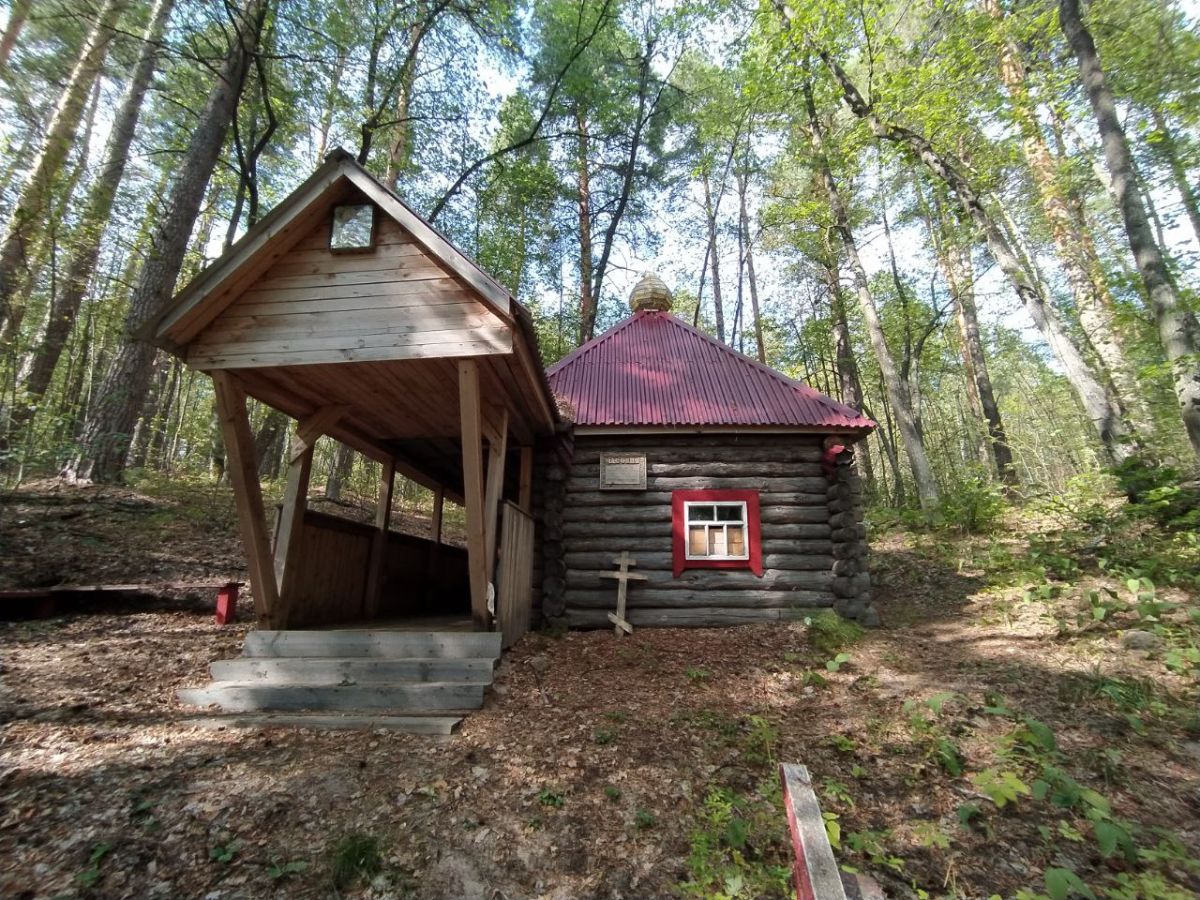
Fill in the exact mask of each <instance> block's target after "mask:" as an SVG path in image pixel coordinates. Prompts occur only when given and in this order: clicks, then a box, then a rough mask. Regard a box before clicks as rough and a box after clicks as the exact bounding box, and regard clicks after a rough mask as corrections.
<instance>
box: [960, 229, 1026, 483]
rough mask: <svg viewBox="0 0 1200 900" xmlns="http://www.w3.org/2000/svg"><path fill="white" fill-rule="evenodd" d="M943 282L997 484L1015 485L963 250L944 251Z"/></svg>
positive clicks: (972, 279) (968, 258)
mask: <svg viewBox="0 0 1200 900" xmlns="http://www.w3.org/2000/svg"><path fill="white" fill-rule="evenodd" d="M945 263H946V266H945V270H946V281H947V282H948V283H949V285H950V290H951V292H952V293H953V294H954V314H955V318H957V319H958V330H959V334H960V336H961V337H962V342H963V360H964V363H966V368H967V372H968V374H969V376H970V378H971V380H972V382H973V383H974V388H975V390H974V394H975V396H976V397H977V398H978V400H979V407H980V409H981V410H982V412H983V418H984V420H985V421H986V422H987V429H988V438H989V443H990V446H991V452H992V460H993V462H995V464H996V471H997V473H999V475H1000V480H1001V481H1003V482H1004V483H1005V484H1009V485H1013V484H1016V483H1017V470H1016V468H1015V467H1014V466H1013V456H1012V448H1011V447H1010V446H1009V444H1008V435H1007V433H1006V432H1005V430H1004V420H1003V419H1002V418H1001V417H1000V405H999V404H998V403H997V402H996V394H995V391H993V390H992V376H991V373H989V372H988V365H987V358H986V357H985V356H984V355H983V340H982V339H981V337H980V335H979V315H978V313H977V312H976V309H975V273H974V272H973V271H972V269H973V267H972V265H971V254H970V252H969V251H967V250H966V249H965V248H962V247H952V248H947V250H946V257H945Z"/></svg>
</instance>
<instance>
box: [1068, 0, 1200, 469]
mask: <svg viewBox="0 0 1200 900" xmlns="http://www.w3.org/2000/svg"><path fill="white" fill-rule="evenodd" d="M1058 15H1059V23H1060V25H1061V26H1062V30H1063V33H1064V34H1065V35H1066V37H1067V43H1068V44H1070V45H1071V50H1072V52H1073V53H1074V54H1075V59H1076V61H1077V62H1078V63H1079V75H1080V79H1081V80H1082V82H1083V87H1084V90H1085V91H1086V92H1087V95H1088V101H1089V102H1090V103H1091V107H1092V112H1093V114H1094V115H1095V117H1096V127H1097V129H1098V130H1099V132H1100V141H1101V144H1102V145H1103V147H1104V160H1105V163H1106V164H1107V166H1108V171H1109V173H1110V174H1111V175H1112V180H1113V188H1114V189H1115V191H1116V194H1117V199H1118V201H1119V203H1118V206H1119V208H1120V210H1121V218H1122V219H1123V220H1124V223H1125V233H1126V235H1127V236H1128V238H1129V248H1130V249H1131V250H1132V251H1133V256H1134V259H1135V260H1136V261H1137V267H1138V272H1139V273H1140V274H1141V276H1142V281H1143V282H1144V284H1145V286H1146V294H1147V296H1148V297H1149V299H1150V309H1151V310H1152V312H1153V313H1154V320H1155V323H1156V324H1157V325H1158V336H1159V341H1160V343H1161V344H1162V348H1163V351H1164V352H1165V353H1166V355H1167V359H1169V360H1170V361H1171V368H1172V375H1173V377H1174V383H1175V396H1176V397H1177V398H1178V400H1179V411H1180V416H1181V418H1182V419H1183V424H1184V427H1185V428H1186V429H1187V434H1188V439H1189V440H1190V441H1191V445H1192V452H1193V453H1194V454H1195V455H1196V458H1197V459H1198V460H1200V365H1197V360H1196V357H1195V354H1196V353H1197V352H1198V351H1200V326H1197V322H1196V317H1195V316H1194V315H1192V314H1191V313H1189V312H1188V311H1187V310H1186V309H1185V308H1184V307H1183V306H1182V305H1181V304H1180V302H1179V296H1178V293H1177V292H1176V290H1175V285H1174V282H1173V281H1172V280H1171V276H1170V273H1169V272H1168V271H1167V264H1166V262H1165V260H1164V259H1163V256H1162V251H1161V248H1160V247H1159V245H1158V244H1157V243H1156V242H1155V240H1154V235H1153V233H1152V232H1151V231H1150V222H1149V220H1148V218H1147V216H1146V209H1145V207H1144V206H1143V205H1142V198H1141V197H1140V196H1139V194H1138V189H1137V183H1136V177H1135V175H1134V170H1133V156H1132V155H1131V154H1130V152H1129V144H1128V142H1127V141H1126V140H1125V130H1124V128H1123V127H1122V126H1121V120H1120V118H1119V117H1118V115H1117V104H1116V100H1115V99H1114V97H1113V94H1112V91H1111V90H1110V89H1109V87H1108V83H1107V81H1106V80H1105V76H1104V70H1103V68H1102V67H1101V65H1100V56H1099V54H1098V53H1097V52H1096V44H1095V42H1094V41H1093V40H1092V35H1091V33H1090V32H1089V31H1088V30H1087V27H1086V26H1085V25H1084V24H1083V20H1082V19H1081V18H1080V14H1079V2H1078V0H1059V5H1058Z"/></svg>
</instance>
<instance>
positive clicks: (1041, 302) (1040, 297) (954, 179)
mask: <svg viewBox="0 0 1200 900" xmlns="http://www.w3.org/2000/svg"><path fill="white" fill-rule="evenodd" d="M819 52H820V56H821V59H822V61H823V62H824V63H825V65H826V66H828V68H829V70H830V72H832V73H833V76H834V78H835V80H836V81H837V83H838V85H839V86H840V87H841V90H842V98H843V100H844V101H845V103H846V106H847V107H849V109H850V111H851V112H852V113H854V115H855V116H857V117H858V118H860V119H863V120H864V121H866V122H867V124H868V125H870V127H871V131H872V133H873V134H874V135H875V136H876V137H877V138H879V139H880V140H885V141H888V142H889V143H893V144H896V145H897V146H900V147H903V148H905V149H906V150H908V151H909V152H910V153H912V154H913V156H915V157H916V158H917V159H918V160H920V161H921V163H922V164H923V165H924V166H925V167H926V168H927V169H929V171H930V172H931V173H933V175H934V177H936V178H937V179H938V180H939V181H941V182H943V183H944V184H945V185H946V186H947V187H948V188H949V189H950V190H951V192H953V194H954V195H955V196H956V197H957V198H958V201H959V204H960V205H961V206H962V209H963V212H964V213H965V214H966V215H967V216H969V217H970V219H971V220H972V221H973V222H975V224H976V225H977V226H978V227H979V229H980V230H981V231H982V232H983V236H984V239H985V241H986V242H987V247H988V251H989V252H990V253H991V255H992V258H993V259H994V260H995V261H996V264H997V265H998V266H999V267H1000V270H1001V271H1002V272H1004V274H1005V276H1006V277H1007V278H1008V280H1009V283H1010V284H1012V286H1013V289H1014V290H1015V291H1016V293H1017V296H1018V297H1019V298H1020V300H1021V303H1022V305H1024V307H1025V309H1026V310H1027V311H1028V312H1029V315H1030V317H1031V318H1032V319H1033V322H1034V324H1035V325H1036V326H1037V328H1038V330H1039V331H1041V333H1042V335H1043V336H1044V337H1045V339H1046V342H1047V343H1048V344H1049V345H1050V350H1051V352H1053V353H1054V355H1055V357H1057V359H1058V361H1059V363H1060V364H1061V365H1062V367H1063V370H1064V371H1065V373H1066V376H1067V379H1068V380H1069V381H1070V382H1071V386H1072V388H1074V390H1075V393H1076V395H1077V396H1078V397H1079V400H1080V403H1081V404H1082V405H1083V408H1084V411H1085V412H1086V414H1087V416H1088V418H1089V419H1090V420H1091V422H1092V427H1093V428H1094V429H1095V430H1096V434H1097V436H1098V437H1099V438H1100V443H1101V445H1102V446H1103V448H1104V452H1105V455H1106V456H1107V457H1108V458H1109V459H1110V460H1112V461H1119V460H1121V459H1124V458H1125V457H1127V456H1128V455H1129V452H1130V444H1131V441H1130V435H1129V431H1128V428H1127V427H1126V425H1125V422H1124V420H1123V418H1122V416H1121V411H1120V409H1119V407H1117V405H1116V404H1115V403H1114V402H1112V400H1111V398H1110V395H1109V392H1108V390H1107V389H1106V387H1105V384H1104V380H1103V379H1101V378H1100V377H1098V375H1097V373H1096V371H1095V370H1094V369H1093V368H1092V366H1091V364H1090V363H1089V362H1088V361H1087V360H1086V359H1085V358H1084V356H1083V354H1082V353H1081V352H1080V350H1079V348H1078V347H1077V346H1075V343H1074V341H1073V340H1072V339H1071V336H1070V334H1069V333H1068V332H1067V330H1066V328H1065V327H1064V325H1063V323H1062V322H1061V321H1059V319H1058V316H1057V315H1056V313H1055V311H1054V309H1053V308H1052V307H1051V305H1050V304H1049V303H1048V302H1047V300H1046V297H1045V295H1044V294H1043V293H1042V291H1041V290H1040V289H1039V288H1037V287H1035V285H1034V284H1033V283H1032V281H1031V279H1030V277H1029V275H1028V274H1027V272H1026V271H1025V269H1024V267H1023V266H1022V265H1021V261H1020V259H1019V258H1018V256H1017V254H1016V253H1015V252H1014V251H1013V249H1012V246H1011V245H1010V244H1009V242H1008V239H1007V238H1006V237H1005V236H1004V233H1003V231H1001V229H1000V227H999V226H998V225H997V224H996V222H995V220H994V219H993V218H992V216H991V214H990V213H989V212H988V211H987V209H986V208H985V207H984V205H983V199H982V198H981V197H980V196H979V194H978V193H977V192H976V191H975V189H974V188H973V187H972V186H971V184H970V182H969V181H967V179H966V178H965V177H964V176H963V175H962V173H961V172H959V170H958V169H957V167H955V166H954V165H953V164H952V163H951V162H950V161H949V160H948V159H947V158H946V157H944V156H942V155H941V154H940V153H938V152H937V151H936V150H934V149H933V145H932V144H930V143H929V141H928V140H926V139H925V138H924V137H922V136H921V135H920V134H918V133H917V132H915V131H912V130H911V129H908V128H905V127H903V126H900V125H896V124H895V123H892V122H887V123H885V122H884V121H883V120H881V119H880V118H879V116H878V114H877V113H876V112H875V111H874V109H873V108H872V107H871V106H869V105H868V104H867V102H866V101H865V100H864V99H863V97H862V94H860V93H859V91H858V88H857V87H855V85H854V82H852V81H851V80H850V77H849V76H848V75H847V74H846V72H845V70H844V69H842V67H841V66H840V65H839V64H838V62H837V61H836V60H835V59H833V57H832V56H830V55H829V53H828V52H827V51H824V50H822V51H819Z"/></svg>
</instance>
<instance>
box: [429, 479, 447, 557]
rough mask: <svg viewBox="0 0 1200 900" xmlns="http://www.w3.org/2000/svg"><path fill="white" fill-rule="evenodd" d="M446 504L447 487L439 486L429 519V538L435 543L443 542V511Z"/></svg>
mask: <svg viewBox="0 0 1200 900" xmlns="http://www.w3.org/2000/svg"><path fill="white" fill-rule="evenodd" d="M445 506H446V489H445V488H443V487H438V489H437V490H435V491H434V492H433V515H432V517H431V518H430V520H429V539H430V540H431V541H433V542H434V543H435V544H440V543H441V542H442V512H443V510H444V509H445Z"/></svg>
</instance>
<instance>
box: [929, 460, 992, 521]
mask: <svg viewBox="0 0 1200 900" xmlns="http://www.w3.org/2000/svg"><path fill="white" fill-rule="evenodd" d="M1003 513H1004V495H1003V493H1002V492H1001V489H1000V486H999V485H998V484H996V483H994V482H992V481H990V480H989V479H988V478H987V477H986V476H985V475H982V474H978V475H973V476H971V477H969V478H966V479H964V480H963V481H960V482H959V483H958V484H956V485H954V486H953V487H952V488H951V489H949V490H947V491H946V494H945V496H944V497H943V498H942V502H941V503H940V504H939V506H938V509H937V513H936V515H935V519H936V520H937V521H938V522H940V524H942V525H943V526H945V527H949V528H955V529H957V530H959V531H961V532H963V533H964V534H984V533H987V532H990V531H992V530H993V529H994V528H995V527H996V523H997V522H998V521H999V519H1000V516H1001V515H1003Z"/></svg>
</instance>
